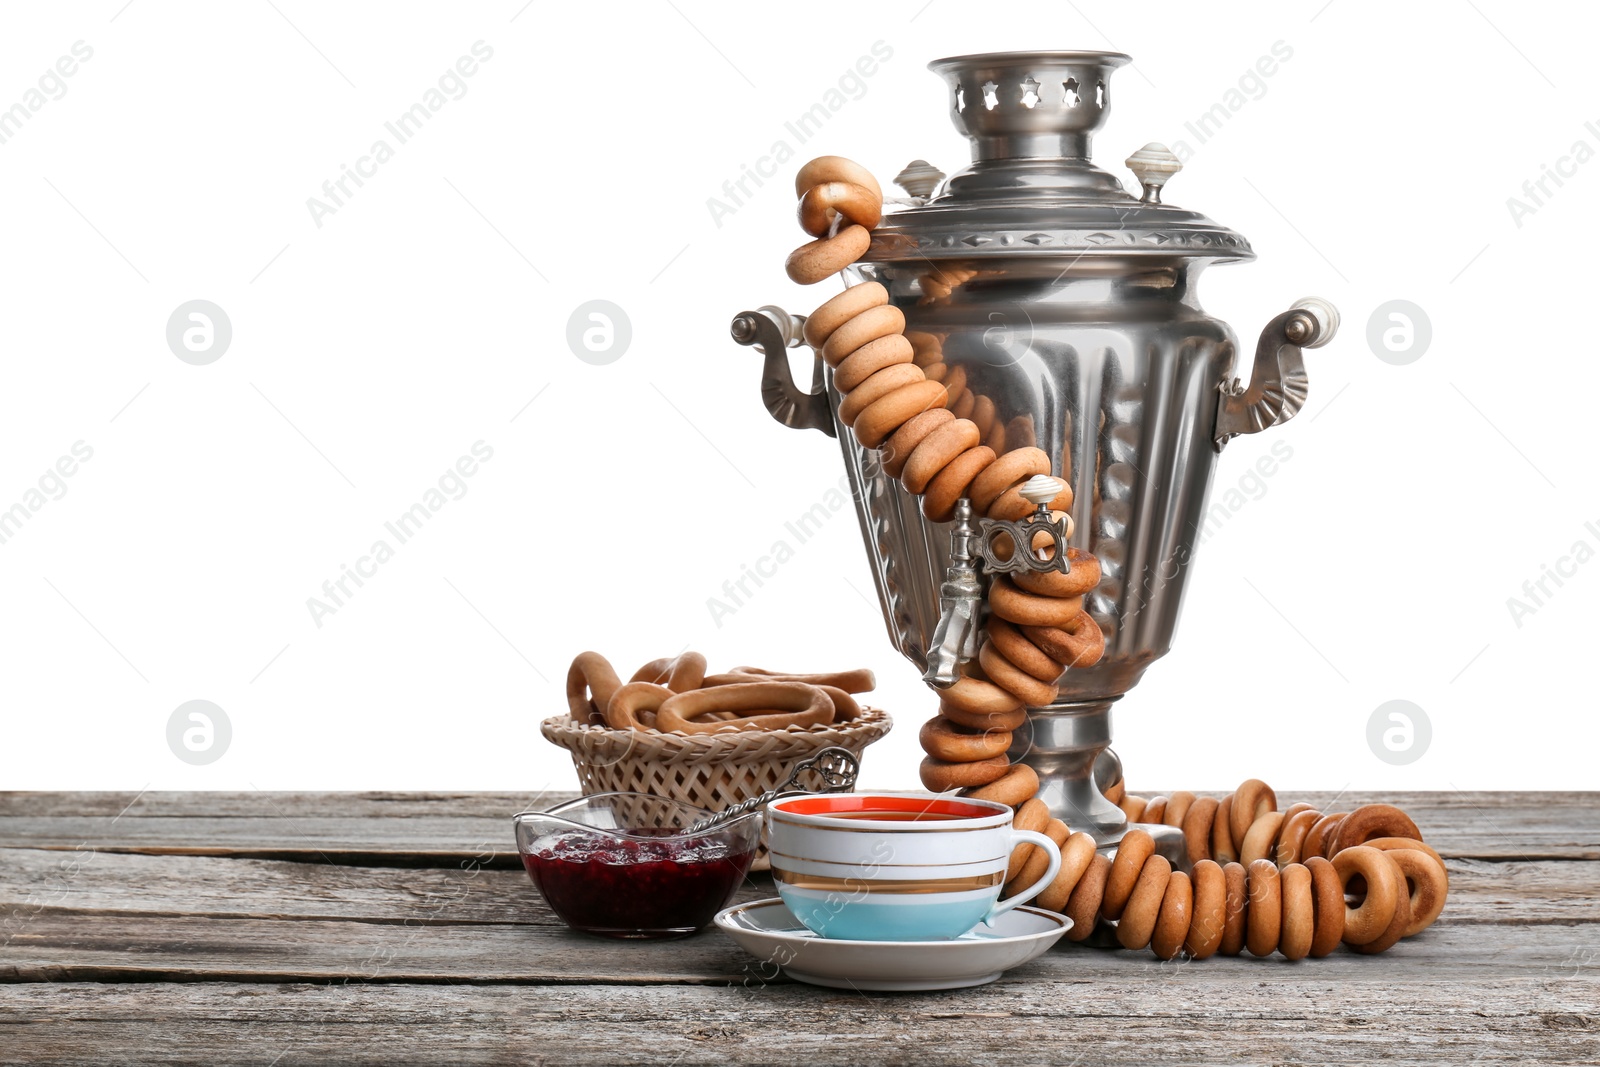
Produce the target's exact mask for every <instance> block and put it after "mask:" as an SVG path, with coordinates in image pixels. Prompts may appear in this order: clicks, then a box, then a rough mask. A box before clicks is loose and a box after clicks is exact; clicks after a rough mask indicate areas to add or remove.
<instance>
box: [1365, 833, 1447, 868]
mask: <svg viewBox="0 0 1600 1067" xmlns="http://www.w3.org/2000/svg"><path fill="white" fill-rule="evenodd" d="M1361 843H1362V844H1363V845H1366V846H1367V847H1368V848H1376V849H1381V850H1382V851H1384V852H1393V851H1394V850H1395V849H1397V848H1410V849H1415V850H1416V851H1418V852H1426V853H1427V854H1428V855H1430V856H1432V857H1433V859H1434V862H1435V863H1437V864H1438V865H1439V869H1440V870H1444V857H1443V856H1441V855H1439V853H1437V852H1435V851H1434V850H1433V849H1431V848H1429V847H1428V846H1427V845H1424V844H1423V843H1422V842H1421V841H1413V840H1411V839H1410V838H1409V837H1369V838H1368V839H1367V840H1365V841H1363V842H1361ZM1446 877H1448V872H1446Z"/></svg>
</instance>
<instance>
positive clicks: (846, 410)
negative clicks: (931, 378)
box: [839, 363, 928, 426]
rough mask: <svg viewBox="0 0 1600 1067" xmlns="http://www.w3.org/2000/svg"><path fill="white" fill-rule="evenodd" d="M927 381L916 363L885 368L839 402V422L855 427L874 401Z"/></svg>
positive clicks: (898, 364)
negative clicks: (858, 419) (857, 418)
mask: <svg viewBox="0 0 1600 1067" xmlns="http://www.w3.org/2000/svg"><path fill="white" fill-rule="evenodd" d="M927 380H928V377H927V375H925V374H923V373H922V368H921V367H919V366H917V365H916V364H914V363H897V364H895V365H894V366H892V367H885V368H883V369H882V370H881V371H878V372H877V373H876V374H874V375H873V376H872V377H870V378H868V379H867V380H866V381H864V382H862V383H861V384H860V385H858V386H856V387H855V388H854V389H852V390H850V392H848V393H846V394H845V397H844V399H843V400H841V401H839V421H841V422H843V423H844V424H845V425H846V426H854V425H855V422H856V416H857V415H860V414H861V413H862V412H863V411H865V410H866V409H867V406H868V405H869V404H871V403H872V402H873V401H876V400H882V399H883V398H884V397H886V396H888V395H889V394H890V393H892V392H894V391H895V390H896V389H899V388H901V387H902V386H906V385H914V384H916V383H917V382H926V381H927Z"/></svg>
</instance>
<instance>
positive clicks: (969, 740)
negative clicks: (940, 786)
mask: <svg viewBox="0 0 1600 1067" xmlns="http://www.w3.org/2000/svg"><path fill="white" fill-rule="evenodd" d="M917 740H918V741H920V742H921V743H922V751H924V752H926V753H927V754H928V755H930V756H932V757H933V758H934V759H937V760H944V761H945V762H946V763H971V762H974V761H977V760H986V759H993V758H994V757H996V756H1003V755H1005V754H1006V750H1007V749H1009V748H1010V747H1011V731H1010V730H985V731H983V732H982V733H975V732H973V731H970V730H963V729H961V728H959V727H957V726H956V725H955V724H954V723H952V722H951V721H950V720H949V719H945V718H943V717H940V716H937V715H936V716H934V717H933V718H931V719H929V720H928V721H927V722H925V723H923V724H922V732H921V734H919V735H918V738H917ZM1023 829H1027V827H1023Z"/></svg>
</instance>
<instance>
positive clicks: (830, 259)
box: [783, 225, 872, 285]
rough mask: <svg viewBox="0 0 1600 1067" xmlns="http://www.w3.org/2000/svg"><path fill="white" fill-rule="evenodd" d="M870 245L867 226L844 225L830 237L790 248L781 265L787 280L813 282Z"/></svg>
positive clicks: (844, 265) (870, 236) (809, 283)
mask: <svg viewBox="0 0 1600 1067" xmlns="http://www.w3.org/2000/svg"><path fill="white" fill-rule="evenodd" d="M871 246H872V231H871V230H868V229H867V228H866V227H865V226H855V225H851V226H846V227H845V228H844V229H842V230H840V231H839V232H838V233H837V234H835V235H834V236H832V237H819V238H817V239H816V240H815V241H808V242H806V243H805V244H803V245H801V246H800V247H799V248H797V249H795V250H794V251H793V252H790V253H789V258H788V259H787V260H786V261H785V262H784V264H783V269H784V272H785V273H786V274H788V275H789V280H790V281H792V282H795V283H796V284H798V285H815V284H816V283H817V282H820V281H822V280H823V279H824V278H831V277H833V276H834V275H835V274H838V273H839V272H840V271H841V270H844V269H845V268H846V267H848V266H849V265H850V264H852V263H854V262H855V261H856V260H858V259H860V258H861V257H862V256H864V255H866V254H867V249H868V248H870V247H871Z"/></svg>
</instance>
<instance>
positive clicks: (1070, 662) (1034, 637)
mask: <svg viewBox="0 0 1600 1067" xmlns="http://www.w3.org/2000/svg"><path fill="white" fill-rule="evenodd" d="M1021 630H1022V632H1023V634H1025V635H1026V636H1027V638H1028V640H1030V641H1032V642H1033V643H1034V644H1036V645H1038V646H1039V647H1040V648H1041V649H1042V650H1044V652H1045V654H1046V655H1048V656H1049V657H1050V658H1051V659H1053V660H1055V661H1056V662H1057V663H1060V664H1063V665H1065V666H1067V667H1080V668H1081V667H1093V666H1094V665H1095V664H1096V663H1099V662H1100V657H1101V656H1103V655H1105V651H1106V635H1105V631H1104V630H1101V629H1100V624H1099V623H1098V622H1095V621H1094V616H1093V615H1090V614H1089V613H1088V612H1087V611H1085V612H1080V613H1079V614H1078V615H1077V616H1076V617H1075V618H1074V619H1073V620H1072V621H1071V622H1069V623H1067V624H1066V625H1065V626H1023V627H1021Z"/></svg>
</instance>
